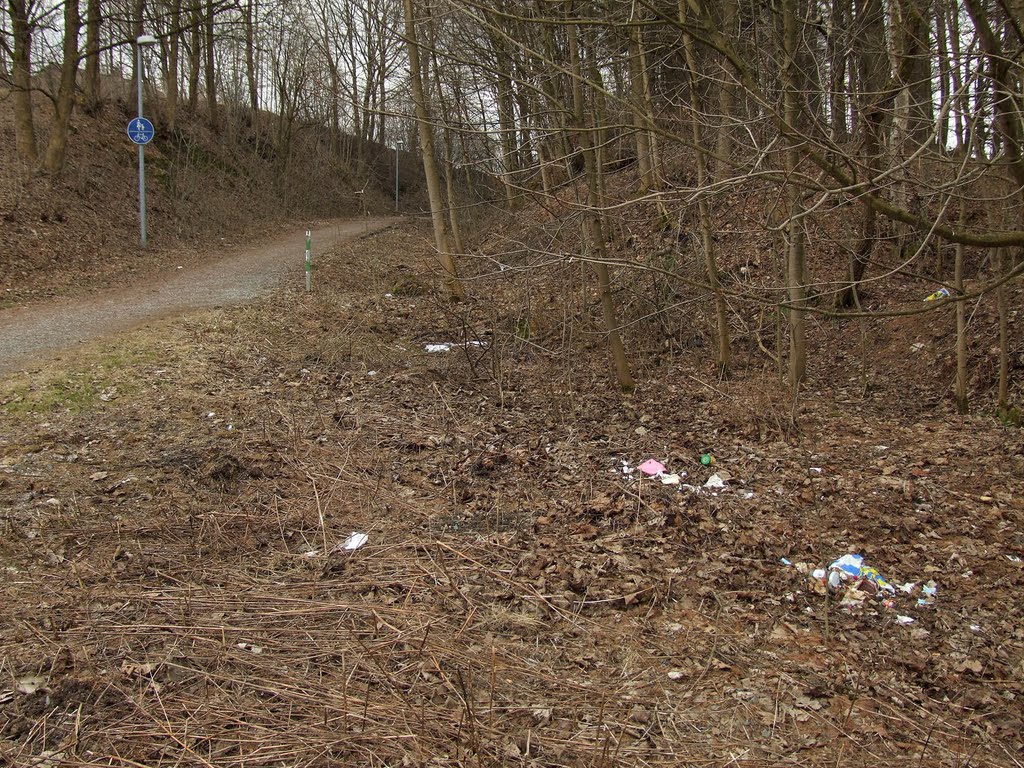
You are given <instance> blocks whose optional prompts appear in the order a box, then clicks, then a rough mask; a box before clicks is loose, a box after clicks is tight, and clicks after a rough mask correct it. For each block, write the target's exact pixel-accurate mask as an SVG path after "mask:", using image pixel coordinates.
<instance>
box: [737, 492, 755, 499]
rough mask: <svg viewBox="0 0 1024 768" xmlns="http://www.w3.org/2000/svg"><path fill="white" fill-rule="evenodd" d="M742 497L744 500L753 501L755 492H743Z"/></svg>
mask: <svg viewBox="0 0 1024 768" xmlns="http://www.w3.org/2000/svg"><path fill="white" fill-rule="evenodd" d="M740 496H742V497H743V498H744V499H752V498H754V492H753V491H743V492H742V493H740Z"/></svg>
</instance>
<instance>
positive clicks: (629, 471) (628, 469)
mask: <svg viewBox="0 0 1024 768" xmlns="http://www.w3.org/2000/svg"><path fill="white" fill-rule="evenodd" d="M621 471H622V474H624V475H632V474H633V473H634V472H636V469H634V468H633V467H631V466H629V462H628V461H626V460H625V459H623V460H622V470H621Z"/></svg>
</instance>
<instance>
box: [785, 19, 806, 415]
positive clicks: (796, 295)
mask: <svg viewBox="0 0 1024 768" xmlns="http://www.w3.org/2000/svg"><path fill="white" fill-rule="evenodd" d="M781 6H782V39H783V49H784V59H783V72H782V77H783V96H782V98H783V120H784V121H785V124H786V128H787V132H788V134H789V135H787V136H786V145H787V146H786V151H785V170H786V176H787V177H792V176H793V175H794V174H795V173H796V170H797V167H798V166H799V164H800V147H801V145H802V143H803V141H802V137H800V136H799V135H797V126H798V125H799V123H800V102H799V89H800V85H801V78H800V73H799V72H798V71H797V61H796V58H797V47H798V45H799V41H800V28H799V19H798V16H797V8H796V0H782V3H781ZM786 201H787V215H788V216H789V224H788V235H789V243H788V250H787V259H786V265H787V269H786V279H787V283H788V285H789V386H790V389H791V390H792V392H793V396H794V398H795V397H796V396H797V395H798V394H799V392H800V385H801V383H802V382H803V379H804V375H805V374H806V372H807V341H806V333H807V331H806V320H805V317H804V314H805V313H804V309H803V305H804V297H805V288H804V223H803V192H802V190H801V189H800V187H799V186H797V185H796V184H789V185H788V186H787V187H786Z"/></svg>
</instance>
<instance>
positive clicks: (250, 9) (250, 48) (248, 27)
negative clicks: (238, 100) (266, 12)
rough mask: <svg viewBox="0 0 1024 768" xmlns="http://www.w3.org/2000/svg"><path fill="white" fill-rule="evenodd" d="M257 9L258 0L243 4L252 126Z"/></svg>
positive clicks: (255, 101)
mask: <svg viewBox="0 0 1024 768" xmlns="http://www.w3.org/2000/svg"><path fill="white" fill-rule="evenodd" d="M179 2H180V0H179ZM258 10H259V5H258V0H247V2H246V5H245V81H246V84H247V85H248V86H249V109H251V110H252V119H253V125H254V126H255V125H256V124H257V122H258V120H259V111H260V92H259V84H258V82H257V80H256V13H257V12H258ZM332 73H333V69H332ZM338 98H340V97H339V96H337V95H336V96H335V107H337V99H338Z"/></svg>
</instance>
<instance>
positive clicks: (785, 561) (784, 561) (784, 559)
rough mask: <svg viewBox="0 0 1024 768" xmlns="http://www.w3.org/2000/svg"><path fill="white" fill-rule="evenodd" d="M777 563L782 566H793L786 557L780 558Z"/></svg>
mask: <svg viewBox="0 0 1024 768" xmlns="http://www.w3.org/2000/svg"><path fill="white" fill-rule="evenodd" d="M779 562H781V563H782V564H783V565H792V564H793V561H792V560H790V559H789V558H788V557H780V558H779Z"/></svg>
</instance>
